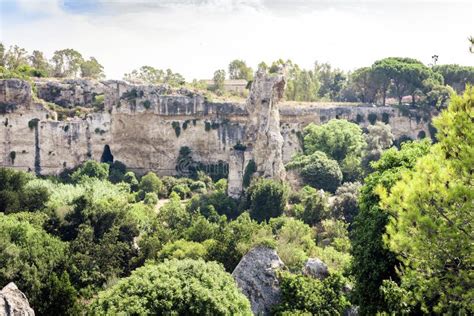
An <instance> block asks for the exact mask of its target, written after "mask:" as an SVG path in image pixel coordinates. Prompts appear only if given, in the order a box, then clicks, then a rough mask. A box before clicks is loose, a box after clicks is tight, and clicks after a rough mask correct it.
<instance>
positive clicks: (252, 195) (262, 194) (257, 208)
mask: <svg viewBox="0 0 474 316" xmlns="http://www.w3.org/2000/svg"><path fill="white" fill-rule="evenodd" d="M247 201H248V205H249V210H250V216H251V217H252V218H253V219H255V220H257V221H259V222H262V221H268V220H269V219H270V218H272V217H278V216H280V215H281V214H282V213H283V211H284V210H285V207H286V203H287V201H288V188H287V187H286V186H285V185H284V184H283V183H280V182H277V181H274V180H271V179H262V178H260V179H258V180H256V181H253V182H252V184H251V185H250V187H249V188H248V190H247Z"/></svg>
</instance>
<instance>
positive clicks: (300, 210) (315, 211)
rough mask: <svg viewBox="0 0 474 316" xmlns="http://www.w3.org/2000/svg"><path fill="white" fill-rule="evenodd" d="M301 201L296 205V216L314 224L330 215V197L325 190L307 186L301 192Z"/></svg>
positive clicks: (311, 224) (309, 223)
mask: <svg viewBox="0 0 474 316" xmlns="http://www.w3.org/2000/svg"><path fill="white" fill-rule="evenodd" d="M300 199H301V203H300V204H298V205H296V206H295V216H296V218H298V219H300V220H302V221H303V222H305V223H306V224H308V225H310V226H313V225H315V224H317V223H319V222H320V221H321V220H323V219H325V218H327V217H328V216H329V202H328V197H327V195H326V194H325V193H324V192H321V191H317V190H316V189H314V188H312V187H309V186H305V187H304V188H303V189H301V192H300Z"/></svg>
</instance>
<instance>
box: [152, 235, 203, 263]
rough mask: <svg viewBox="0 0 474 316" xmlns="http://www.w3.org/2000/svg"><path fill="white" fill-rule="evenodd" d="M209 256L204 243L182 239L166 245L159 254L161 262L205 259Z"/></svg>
mask: <svg viewBox="0 0 474 316" xmlns="http://www.w3.org/2000/svg"><path fill="white" fill-rule="evenodd" d="M206 256H207V249H206V246H205V245H203V244H202V243H198V242H194V241H187V240H184V239H180V240H177V241H174V242H169V243H167V244H166V245H164V247H163V249H161V250H160V252H159V253H158V259H159V260H165V259H178V260H182V259H194V260H197V259H205V258H206Z"/></svg>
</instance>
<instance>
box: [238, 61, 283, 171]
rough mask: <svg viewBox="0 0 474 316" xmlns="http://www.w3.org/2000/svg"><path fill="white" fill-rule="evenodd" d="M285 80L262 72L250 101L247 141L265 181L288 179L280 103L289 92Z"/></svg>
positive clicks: (254, 83) (258, 76)
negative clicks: (283, 154)
mask: <svg viewBox="0 0 474 316" xmlns="http://www.w3.org/2000/svg"><path fill="white" fill-rule="evenodd" d="M285 85H286V81H285V77H284V76H283V75H270V74H267V73H266V71H264V70H259V71H258V72H257V74H256V76H255V78H254V81H253V83H252V87H251V89H250V95H249V98H248V100H247V105H246V109H247V112H248V121H247V129H246V135H245V142H246V144H247V147H248V148H249V149H251V151H252V156H253V159H254V161H255V163H256V165H257V173H258V175H259V176H262V177H265V178H273V179H278V180H282V179H284V177H285V167H284V165H283V157H282V153H283V151H282V149H283V136H282V135H281V131H280V110H279V107H278V103H279V102H280V100H281V98H282V97H283V94H284V91H285Z"/></svg>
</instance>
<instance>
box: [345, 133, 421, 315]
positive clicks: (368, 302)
mask: <svg viewBox="0 0 474 316" xmlns="http://www.w3.org/2000/svg"><path fill="white" fill-rule="evenodd" d="M429 148H430V145H429V143H428V142H426V141H425V142H413V143H404V144H402V148H401V149H400V150H397V149H396V148H391V149H389V150H387V151H385V152H384V153H383V154H382V157H381V158H380V160H379V161H377V162H375V163H373V164H372V167H373V169H374V172H373V173H372V174H370V175H369V176H368V177H367V178H366V179H365V183H364V185H363V186H362V188H361V193H360V196H359V213H358V215H357V216H356V218H355V221H354V222H353V230H352V234H351V242H352V249H351V254H352V256H353V262H352V274H353V276H354V279H355V282H356V283H355V287H354V293H353V299H354V302H355V303H356V304H357V305H359V307H360V312H361V313H362V314H364V315H365V314H375V313H376V312H377V311H386V310H387V302H386V301H385V300H384V298H383V296H382V294H381V293H380V286H381V285H382V282H383V280H388V279H392V280H398V277H397V274H396V271H395V270H396V266H397V265H398V264H399V261H398V260H397V258H396V256H395V254H394V253H393V252H391V251H390V250H388V249H387V248H386V247H385V245H384V243H383V240H382V236H383V234H385V231H386V230H385V226H386V225H387V223H388V222H389V213H388V212H387V210H386V209H384V208H381V207H380V206H379V203H380V197H379V195H378V194H377V192H376V191H377V190H379V189H378V188H379V187H384V188H386V189H387V190H390V189H391V188H392V186H393V185H394V184H395V183H396V181H397V180H399V179H400V177H401V174H400V173H401V171H403V170H406V169H410V168H413V167H414V165H415V163H416V161H417V159H418V158H420V157H422V156H423V155H425V154H426V153H427V152H428V151H429ZM369 275H370V278H369V277H368V276H369Z"/></svg>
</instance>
